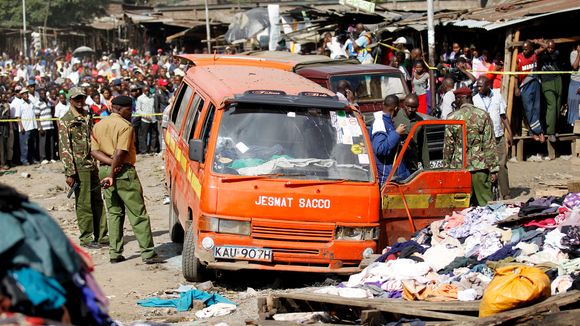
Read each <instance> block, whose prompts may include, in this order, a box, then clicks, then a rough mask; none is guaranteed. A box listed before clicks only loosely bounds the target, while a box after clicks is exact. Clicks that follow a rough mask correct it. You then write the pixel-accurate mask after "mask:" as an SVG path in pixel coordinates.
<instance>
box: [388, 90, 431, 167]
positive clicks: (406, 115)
mask: <svg viewBox="0 0 580 326" xmlns="http://www.w3.org/2000/svg"><path fill="white" fill-rule="evenodd" d="M418 107H419V99H418V98H417V95H415V94H413V93H411V94H409V95H407V96H406V97H405V101H404V102H403V107H402V109H403V110H402V111H403V112H398V113H397V115H395V119H394V124H395V125H398V126H399V125H401V124H402V125H404V126H405V131H404V132H403V133H402V134H401V143H403V142H405V141H406V139H407V137H409V133H410V132H411V129H413V126H415V124H416V123H417V122H419V121H423V118H422V117H421V116H420V115H418V114H417V108H418ZM412 137H413V138H412V139H411V140H410V142H409V146H408V147H407V150H406V151H405V154H404V155H405V156H404V164H405V166H406V168H407V169H408V170H409V173H411V174H412V173H413V172H415V171H417V170H421V169H428V168H429V167H430V163H429V148H428V147H427V136H426V133H425V128H423V127H419V128H417V130H416V131H415V133H414V134H413V136H412Z"/></svg>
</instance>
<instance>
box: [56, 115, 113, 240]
mask: <svg viewBox="0 0 580 326" xmlns="http://www.w3.org/2000/svg"><path fill="white" fill-rule="evenodd" d="M92 128H93V121H92V119H91V116H90V115H85V116H82V115H80V114H79V113H78V112H77V111H76V110H75V109H74V108H72V107H71V109H70V110H69V111H68V112H67V113H66V114H65V115H64V116H63V117H62V119H61V120H59V121H58V134H59V146H58V147H59V153H60V158H61V160H62V164H63V167H64V173H65V175H66V176H67V177H73V178H75V180H76V182H78V183H79V187H78V188H77V189H76V191H75V208H76V215H77V222H78V226H79V230H80V232H81V234H80V236H79V239H80V242H81V244H89V243H90V242H92V241H93V239H92V237H93V236H94V240H95V241H97V242H99V243H102V244H106V243H108V239H107V219H106V218H105V214H104V210H103V199H102V197H101V188H100V187H99V176H98V169H97V165H96V162H95V160H94V159H93V158H92V157H91V147H90V145H91V140H90V137H91V130H92ZM93 189H94V190H93Z"/></svg>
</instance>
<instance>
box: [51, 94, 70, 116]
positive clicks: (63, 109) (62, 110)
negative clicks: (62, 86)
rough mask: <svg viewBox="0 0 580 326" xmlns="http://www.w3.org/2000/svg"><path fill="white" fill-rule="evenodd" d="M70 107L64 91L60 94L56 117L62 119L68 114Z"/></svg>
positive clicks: (55, 112) (55, 111) (55, 109)
mask: <svg viewBox="0 0 580 326" xmlns="http://www.w3.org/2000/svg"><path fill="white" fill-rule="evenodd" d="M68 109H69V105H68V102H67V101H66V95H65V93H64V91H62V92H60V93H59V94H58V104H57V105H56V106H55V107H54V117H55V118H59V119H62V117H64V115H65V114H66V113H67V112H68Z"/></svg>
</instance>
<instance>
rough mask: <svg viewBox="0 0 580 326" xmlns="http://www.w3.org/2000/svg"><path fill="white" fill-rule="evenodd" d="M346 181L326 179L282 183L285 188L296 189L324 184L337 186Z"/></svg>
mask: <svg viewBox="0 0 580 326" xmlns="http://www.w3.org/2000/svg"><path fill="white" fill-rule="evenodd" d="M347 181H348V180H346V179H334V180H333V179H326V180H300V181H288V182H286V183H284V187H286V188H298V187H305V186H315V185H325V184H337V183H344V182H347Z"/></svg>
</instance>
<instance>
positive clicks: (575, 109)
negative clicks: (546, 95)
mask: <svg viewBox="0 0 580 326" xmlns="http://www.w3.org/2000/svg"><path fill="white" fill-rule="evenodd" d="M570 65H571V66H572V69H573V70H574V71H576V73H574V74H572V76H571V77H570V86H568V121H567V122H568V125H574V123H575V122H576V120H578V119H580V43H576V47H575V48H574V50H573V51H572V52H570Z"/></svg>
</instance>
